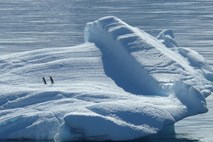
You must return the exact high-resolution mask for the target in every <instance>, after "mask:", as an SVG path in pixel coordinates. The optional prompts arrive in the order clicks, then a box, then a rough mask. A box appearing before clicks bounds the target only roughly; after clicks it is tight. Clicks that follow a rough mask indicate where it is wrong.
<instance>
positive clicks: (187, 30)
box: [0, 0, 213, 142]
mask: <svg viewBox="0 0 213 142" xmlns="http://www.w3.org/2000/svg"><path fill="white" fill-rule="evenodd" d="M108 15H114V16H117V17H119V18H121V19H122V20H124V21H126V22H127V23H128V24H130V25H132V26H136V27H139V28H141V29H143V30H145V31H147V32H149V33H150V34H153V35H156V34H157V33H159V32H160V31H161V30H163V29H172V30H173V31H174V34H175V38H176V41H177V42H178V44H179V46H182V47H189V48H191V49H194V50H196V51H198V52H199V53H200V54H202V55H203V56H204V57H205V58H206V59H207V61H208V62H209V64H210V65H212V67H213V36H212V35H213V24H212V21H213V1H212V0H187V1H184V0H176V1H171V0H125V1H124V0H0V55H1V54H7V53H12V52H20V51H26V50H35V49H39V48H51V47H64V46H73V45H77V44H81V43H83V42H84V39H83V34H84V33H83V30H84V26H85V23H87V22H89V21H93V20H96V19H98V18H100V17H103V16H108ZM165 105H166V104H165ZM207 105H208V108H209V112H207V113H206V114H202V115H197V116H193V117H189V118H186V119H184V120H182V121H180V122H178V123H176V124H175V134H169V133H164V134H162V135H160V136H153V137H149V138H145V139H140V140H137V141H139V142H143V141H146V142H155V141H156V142H159V141H167V142H168V141H169V142H194V141H196V142H212V141H213V135H212V134H211V132H212V131H213V96H210V97H208V98H207Z"/></svg>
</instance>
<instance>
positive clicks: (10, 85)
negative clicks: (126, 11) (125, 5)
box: [0, 16, 213, 142]
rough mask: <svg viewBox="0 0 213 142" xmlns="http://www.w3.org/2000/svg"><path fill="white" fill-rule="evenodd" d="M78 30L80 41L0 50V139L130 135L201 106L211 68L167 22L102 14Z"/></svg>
mask: <svg viewBox="0 0 213 142" xmlns="http://www.w3.org/2000/svg"><path fill="white" fill-rule="evenodd" d="M84 32H85V33H84V36H85V43H83V44H81V45H77V46H73V47H60V48H47V49H38V50H33V51H25V52H21V53H11V54H6V55H2V56H1V57H0V128H1V129H0V138H1V139H19V140H22V139H32V140H55V141H56V142H57V141H68V140H96V141H103V140H113V141H121V140H133V139H137V138H141V137H144V136H148V135H152V134H156V133H158V132H160V131H161V130H163V129H165V128H166V127H168V126H170V125H173V124H174V123H175V122H177V121H179V120H181V119H183V118H185V117H188V116H192V115H196V114H200V113H205V112H207V111H208V109H207V105H206V100H205V98H206V97H208V96H209V95H211V94H212V91H213V87H212V86H213V83H212V81H213V70H212V69H211V67H210V66H209V65H208V63H207V62H206V61H205V59H204V58H203V57H202V56H201V55H200V54H199V53H197V52H196V51H193V50H191V49H188V48H183V47H178V44H177V43H176V41H175V39H174V34H173V32H172V30H164V31H162V32H161V33H160V34H159V35H158V37H157V38H155V37H153V36H151V35H149V34H148V33H146V32H144V31H142V30H141V29H138V28H136V27H132V26H130V25H128V24H127V23H125V22H124V21H122V20H120V19H119V18H116V17H113V16H108V17H103V18H100V19H98V20H96V21H94V22H89V23H87V24H86V27H85V31H84ZM50 76H51V77H52V78H53V79H54V84H51V80H50ZM42 78H45V79H46V81H47V84H44V83H43V81H42Z"/></svg>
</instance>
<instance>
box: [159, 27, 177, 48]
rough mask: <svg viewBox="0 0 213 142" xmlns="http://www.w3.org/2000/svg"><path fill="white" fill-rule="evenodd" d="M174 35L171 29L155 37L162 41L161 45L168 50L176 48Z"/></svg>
mask: <svg viewBox="0 0 213 142" xmlns="http://www.w3.org/2000/svg"><path fill="white" fill-rule="evenodd" d="M174 38H175V37H174V33H173V31H172V30H171V29H169V30H163V31H162V32H160V33H159V35H158V36H157V39H159V40H160V41H162V43H163V44H164V45H165V46H166V47H169V48H172V47H178V44H177V42H176V41H175V40H174Z"/></svg>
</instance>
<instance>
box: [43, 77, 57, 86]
mask: <svg viewBox="0 0 213 142" xmlns="http://www.w3.org/2000/svg"><path fill="white" fill-rule="evenodd" d="M42 79H43V82H44V84H47V81H46V79H45V78H44V77H42ZM50 81H51V84H54V80H53V78H52V76H50Z"/></svg>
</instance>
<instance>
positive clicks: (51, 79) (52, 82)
mask: <svg viewBox="0 0 213 142" xmlns="http://www.w3.org/2000/svg"><path fill="white" fill-rule="evenodd" d="M50 81H51V84H54V81H53V78H52V76H50Z"/></svg>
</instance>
